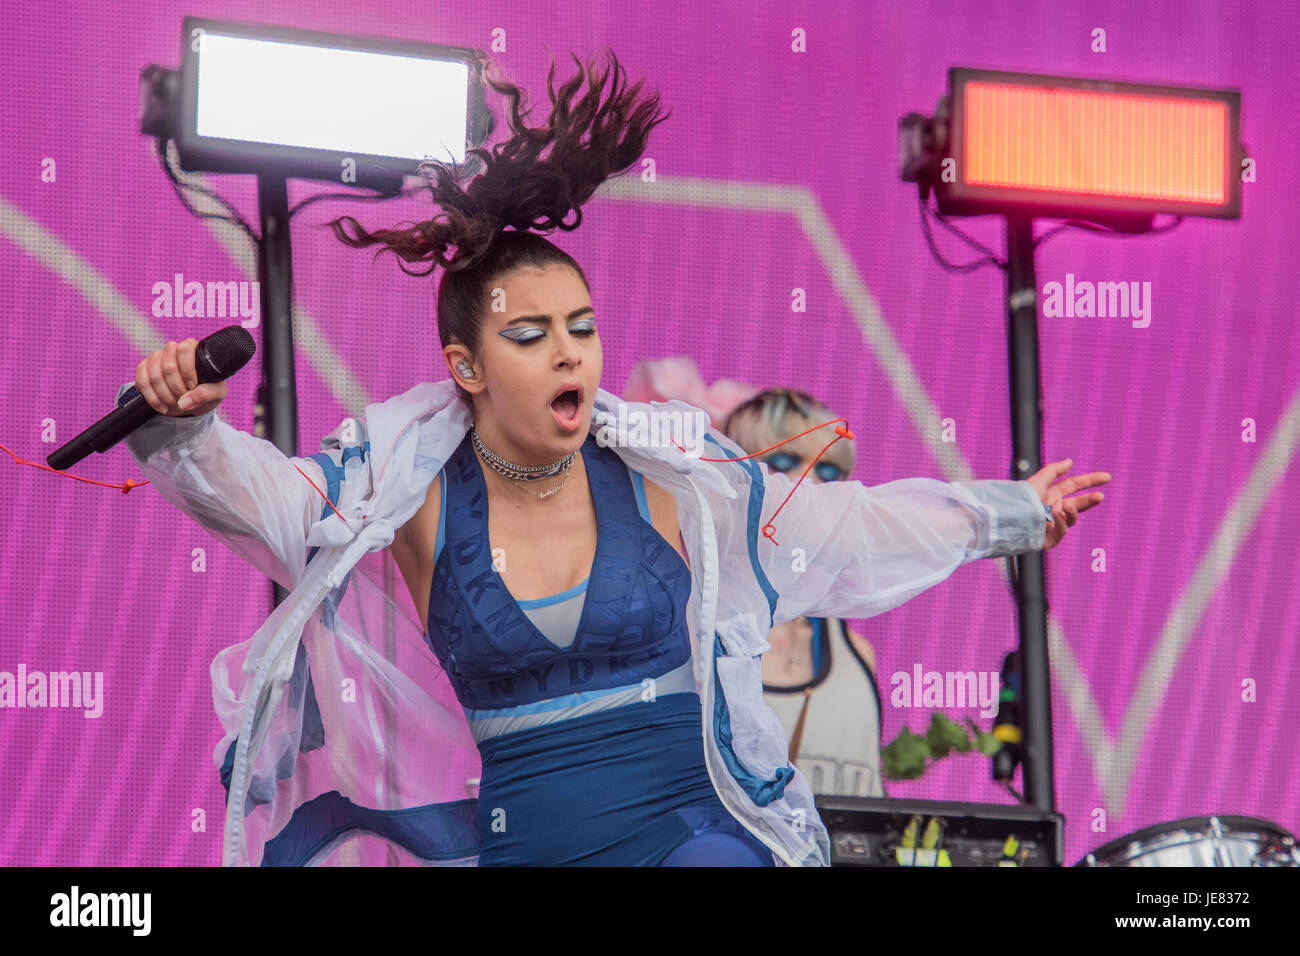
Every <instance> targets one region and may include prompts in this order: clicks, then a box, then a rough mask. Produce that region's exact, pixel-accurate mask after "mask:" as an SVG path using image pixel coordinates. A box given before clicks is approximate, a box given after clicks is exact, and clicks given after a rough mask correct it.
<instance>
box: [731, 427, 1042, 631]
mask: <svg viewBox="0 0 1300 956" xmlns="http://www.w3.org/2000/svg"><path fill="white" fill-rule="evenodd" d="M727 448H728V449H735V446H734V444H731V443H728V445H727ZM731 454H733V455H742V454H743V452H741V451H739V450H735V451H731ZM727 467H729V468H735V467H737V466H736V465H729V466H727ZM745 470H746V471H747V472H748V474H749V479H748V487H744V486H743V484H742V486H741V487H740V488H739V490H740V491H741V494H739V495H738V496H737V497H736V498H734V499H729V500H728V502H727V505H728V511H729V520H728V521H727V522H726V527H725V529H723V528H720V529H719V531H720V547H721V548H723V549H724V552H725V554H724V567H725V568H726V569H729V570H731V571H734V572H740V571H742V570H748V571H749V572H750V575H751V576H753V577H755V578H757V580H758V584H759V586H760V588H761V589H762V590H763V591H764V593H765V595H766V596H767V598H768V603H769V605H770V606H772V609H773V610H772V614H773V623H774V624H781V623H783V622H785V621H790V620H793V619H794V618H796V617H798V616H800V615H807V616H809V617H840V618H863V617H872V616H874V615H877V614H882V613H884V612H885V611H888V610H891V609H892V608H895V607H898V606H899V605H900V604H902V603H904V602H905V601H908V600H910V599H911V598H913V597H915V596H916V595H918V594H920V593H921V592H922V591H924V590H926V589H927V588H930V587H933V586H934V585H936V584H938V583H939V582H940V581H943V580H945V579H946V578H948V577H949V575H951V574H952V573H953V571H955V570H956V569H957V568H958V567H960V566H961V565H963V564H965V563H967V562H969V561H974V560H976V559H978V558H991V557H1000V556H1003V555H1010V554H1021V553H1023V552H1026V551H1035V550H1039V549H1041V548H1042V546H1043V541H1044V535H1045V531H1046V527H1047V521H1046V511H1045V508H1044V506H1043V504H1042V502H1041V500H1040V499H1039V497H1038V493H1037V492H1036V491H1035V490H1034V488H1033V486H1032V485H1030V484H1029V482H1027V481H1011V480H999V479H987V480H982V481H968V482H960V481H959V482H943V481H939V480H937V479H933V478H905V479H901V480H898V481H891V482H888V483H886V484H882V485H875V486H873V487H867V486H866V485H863V484H862V483H861V482H857V481H833V482H825V483H822V484H814V483H813V482H811V481H809V480H807V479H805V480H804V481H802V482H799V483H798V487H797V488H796V487H795V481H794V480H793V479H791V478H788V477H787V476H785V475H784V474H781V473H779V472H774V471H771V470H769V469H767V468H766V467H764V466H762V465H759V464H757V463H755V462H753V461H752V459H751V460H750V461H749V462H747V463H745ZM792 490H793V494H791V492H792ZM787 496H789V500H788V501H787V500H786V497H787ZM760 502H761V503H760ZM782 502H785V506H784V507H783V508H781V512H780V514H779V515H777V516H776V519H775V522H773V527H772V534H773V536H774V538H775V542H774V541H773V540H772V539H771V538H768V537H766V536H765V535H764V534H763V528H764V527H765V526H766V525H767V524H768V523H769V522H772V515H773V513H774V512H776V510H777V508H778V507H780V506H781V503H782ZM751 542H753V544H752V545H751ZM746 552H748V554H747V553H746Z"/></svg>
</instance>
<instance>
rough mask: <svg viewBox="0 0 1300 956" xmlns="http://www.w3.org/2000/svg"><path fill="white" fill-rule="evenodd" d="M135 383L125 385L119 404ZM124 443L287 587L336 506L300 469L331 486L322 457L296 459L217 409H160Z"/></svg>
mask: <svg viewBox="0 0 1300 956" xmlns="http://www.w3.org/2000/svg"><path fill="white" fill-rule="evenodd" d="M130 387H131V385H130V383H128V384H126V385H123V386H122V388H121V389H119V391H118V402H119V403H120V402H121V401H122V399H123V397H124V394H125V393H126V391H127V390H128V389H129V388H130ZM124 444H125V445H126V446H127V449H128V450H129V451H130V453H131V457H132V458H133V459H135V462H136V464H137V465H139V467H140V469H141V470H142V471H143V472H144V477H145V478H147V479H148V480H149V481H150V482H151V483H152V485H153V487H154V488H155V489H156V490H157V491H158V493H159V494H161V495H162V496H163V497H164V498H166V499H167V500H168V501H170V502H171V503H172V504H173V505H175V506H176V507H177V508H179V509H180V510H181V511H183V512H184V513H185V514H187V515H189V516H190V517H191V518H193V519H194V520H195V521H196V522H198V523H199V524H200V525H202V526H203V527H204V528H206V529H208V531H210V532H211V533H212V534H213V535H214V536H215V537H216V538H217V539H218V540H220V541H221V542H222V543H223V544H225V545H226V546H227V547H229V548H230V549H231V550H232V551H234V552H235V553H236V554H238V555H239V556H240V557H242V558H243V559H244V560H245V561H247V562H248V563H249V564H251V565H252V566H253V567H255V568H257V569H258V570H259V571H261V572H262V573H263V574H266V575H267V576H269V577H271V578H272V579H274V580H275V581H277V582H279V583H280V584H281V585H283V586H285V587H287V588H292V587H293V586H294V584H295V583H296V582H297V581H298V580H299V579H300V578H301V577H302V574H303V571H304V569H305V567H306V564H307V560H308V555H307V546H306V539H307V532H308V530H309V529H310V528H311V526H312V524H313V523H315V521H316V520H317V519H318V518H319V517H320V516H321V514H322V509H328V508H329V505H327V504H326V503H325V500H324V499H323V498H322V497H321V494H320V493H318V492H317V491H316V490H315V489H313V488H312V486H311V484H309V483H308V481H307V479H306V478H304V477H303V475H302V474H301V473H300V472H299V471H298V468H301V469H302V471H303V472H306V474H307V475H309V476H310V477H311V480H312V481H313V482H315V484H316V487H317V488H319V489H321V491H322V492H323V491H325V490H326V487H327V483H326V481H325V474H324V469H323V467H322V465H321V464H320V463H318V460H313V458H288V457H286V456H285V455H284V454H283V453H282V452H281V451H280V450H279V449H278V448H276V447H275V445H273V444H271V442H269V441H265V440H263V439H260V438H254V437H253V436H252V435H250V434H248V433H247V432H243V431H240V430H239V429H237V428H234V427H232V426H231V425H229V424H227V423H226V422H224V421H222V420H221V419H220V418H218V417H217V412H216V410H213V411H210V412H207V413H206V414H203V415H198V416H194V417H180V418H174V417H169V416H164V415H159V416H157V417H155V418H153V419H151V420H150V421H148V422H147V423H146V424H144V425H142V426H141V427H140V428H137V429H136V430H135V431H134V432H132V433H131V434H130V435H128V436H127V437H126V439H125V440H124ZM317 457H319V456H317ZM295 465H297V468H295V467H294V466H295Z"/></svg>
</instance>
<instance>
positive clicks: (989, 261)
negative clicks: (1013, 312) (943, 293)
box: [916, 190, 1007, 272]
mask: <svg viewBox="0 0 1300 956" xmlns="http://www.w3.org/2000/svg"><path fill="white" fill-rule="evenodd" d="M916 199H917V202H918V203H920V205H921V231H922V232H923V233H925V241H926V244H927V245H929V247H930V253H931V255H933V256H934V258H935V260H936V261H937V262H938V263H939V265H941V266H943V267H944V268H945V269H947V270H948V271H949V272H974V271H975V270H976V269H982V268H983V267H984V266H987V265H995V266H997V267H998V268H999V269H1002V270H1003V271H1004V272H1005V271H1006V268H1007V264H1006V263H1005V262H1003V261H1002V260H1001V259H999V258H998V257H997V256H995V255H994V254H993V250H992V249H989V248H988V247H987V246H985V245H983V244H982V243H980V242H978V241H977V240H975V239H972V238H971V237H970V236H967V235H966V234H965V233H963V232H962V231H961V230H960V229H958V228H957V227H956V226H954V225H952V224H951V223H949V222H948V221H947V220H946V219H945V218H944V217H943V216H942V215H941V214H939V213H937V212H934V211H933V210H931V209H930V207H929V206H928V205H927V204H926V201H925V199H924V198H923V197H922V196H921V193H920V190H918V191H917V194H916ZM931 215H933V216H934V217H935V218H936V219H937V220H939V224H940V225H941V226H943V227H944V228H945V229H947V230H948V231H949V232H951V233H952V234H953V235H955V236H957V238H959V239H961V240H962V241H963V242H965V243H966V244H967V245H969V246H972V247H973V248H975V249H977V250H979V251H981V252H983V253H985V255H984V257H983V258H980V259H975V260H973V261H971V262H964V263H957V262H949V261H948V260H947V259H945V258H944V257H943V254H942V253H941V252H940V251H939V247H938V246H936V245H935V243H934V235H933V234H932V233H931V232H930V220H929V217H930V216H931Z"/></svg>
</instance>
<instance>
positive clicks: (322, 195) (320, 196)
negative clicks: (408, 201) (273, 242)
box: [289, 191, 405, 219]
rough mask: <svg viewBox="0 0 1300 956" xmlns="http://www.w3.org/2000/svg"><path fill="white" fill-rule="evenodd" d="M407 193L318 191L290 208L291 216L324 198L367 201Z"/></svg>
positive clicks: (393, 197) (390, 197)
mask: <svg viewBox="0 0 1300 956" xmlns="http://www.w3.org/2000/svg"><path fill="white" fill-rule="evenodd" d="M401 195H405V191H401V192H397V193H375V194H374V195H372V196H362V195H359V194H357V193H317V194H316V195H315V196H308V197H307V198H306V199H304V200H303V201H302V202H300V203H298V205H296V206H293V207H292V208H290V210H289V218H290V219H292V218H293V217H294V216H295V215H296V214H297V212H298V210H299V209H301V208H302V207H303V206H309V205H311V204H312V203H314V202H320V201H321V200H322V199H353V200H356V199H360V200H365V201H367V202H369V201H371V200H375V199H396V198H397V197H398V196H401Z"/></svg>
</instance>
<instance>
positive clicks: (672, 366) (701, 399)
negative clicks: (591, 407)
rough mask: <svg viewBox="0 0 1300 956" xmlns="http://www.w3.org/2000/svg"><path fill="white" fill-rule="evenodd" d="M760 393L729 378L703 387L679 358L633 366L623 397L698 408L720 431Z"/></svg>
mask: <svg viewBox="0 0 1300 956" xmlns="http://www.w3.org/2000/svg"><path fill="white" fill-rule="evenodd" d="M761 391H762V389H760V388H757V387H755V386H753V385H746V384H744V383H743V382H737V381H733V380H732V379H729V378H724V379H719V380H718V381H716V382H714V383H713V384H712V385H711V386H708V387H706V386H705V384H704V380H703V379H702V378H700V370H699V368H697V367H696V365H695V360H694V359H692V358H690V357H688V356H685V355H680V356H676V357H673V358H663V359H647V360H645V361H644V362H639V363H637V366H636V368H634V369H632V374H631V376H630V377H629V378H628V380H627V388H625V389H624V390H623V397H624V398H625V399H627V400H628V401H630V402H667V401H670V400H672V399H677V400H679V401H683V402H686V403H687V404H688V405H694V406H695V407H696V408H702V409H704V411H705V412H707V413H708V416H709V421H710V422H711V423H712V425H713V427H714V428H716V429H718V430H721V429H722V425H723V423H724V422H725V421H726V420H727V416H728V415H730V414H731V412H732V410H733V409H735V408H736V407H737V406H739V405H740V404H741V403H743V402H746V401H748V400H749V399H751V398H753V397H754V396H755V395H757V394H758V393H759V392H761Z"/></svg>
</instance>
